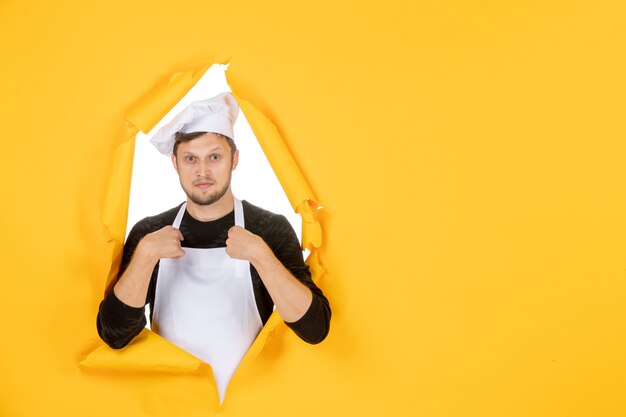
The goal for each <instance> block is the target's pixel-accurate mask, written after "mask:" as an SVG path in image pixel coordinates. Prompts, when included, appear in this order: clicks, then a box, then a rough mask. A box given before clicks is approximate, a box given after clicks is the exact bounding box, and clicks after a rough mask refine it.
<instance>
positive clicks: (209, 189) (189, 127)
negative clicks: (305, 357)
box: [97, 93, 331, 399]
mask: <svg viewBox="0 0 626 417" xmlns="http://www.w3.org/2000/svg"><path fill="white" fill-rule="evenodd" d="M238 112H239V107H238V105H237V103H236V101H235V99H234V98H233V96H232V95H231V94H230V93H222V94H220V95H218V96H216V97H214V98H211V99H208V100H204V101H200V102H196V103H192V104H191V105H190V106H189V107H187V109H185V110H183V111H182V112H181V113H180V114H179V115H178V116H176V118H174V120H173V121H172V122H171V123H169V124H168V125H166V126H164V127H163V128H162V129H161V130H159V132H157V134H156V135H155V137H154V138H153V139H152V142H153V144H155V146H156V147H157V149H159V151H160V152H162V153H164V154H167V155H171V158H172V163H173V165H174V168H175V169H176V172H177V173H178V176H179V178H180V183H181V186H182V188H183V190H184V191H185V193H186V194H187V201H186V202H185V203H183V204H181V205H180V206H178V207H174V208H173V209H171V210H168V211H166V212H164V213H161V214H159V215H156V216H153V217H147V218H145V219H143V220H141V221H140V222H138V223H137V224H136V225H135V226H134V227H133V229H132V230H131V232H130V234H129V236H128V239H127V241H126V244H125V246H124V253H123V258H122V264H121V268H120V275H119V277H118V280H117V282H116V283H115V285H114V286H113V288H112V290H110V291H108V292H107V293H106V294H105V298H104V300H103V301H102V303H101V304H100V310H99V313H98V319H97V327H98V333H99V334H100V337H101V338H102V339H103V340H104V341H105V342H106V343H107V344H108V345H109V346H111V347H113V348H117V349H119V348H122V347H124V346H125V345H127V344H128V343H129V342H130V341H131V340H132V339H133V338H134V337H135V336H137V335H138V334H139V333H140V332H141V330H142V329H143V328H144V326H145V323H146V320H145V315H144V306H145V305H146V304H150V305H151V307H152V308H151V320H152V328H153V330H155V331H156V332H157V333H159V334H160V335H162V336H163V337H165V338H166V339H168V340H170V341H171V342H172V343H174V344H176V345H178V346H180V347H181V348H183V349H185V350H187V351H188V352H190V353H192V354H194V355H195V356H197V357H198V358H200V359H202V360H204V361H205V362H207V363H209V364H210V365H211V367H212V369H213V374H214V376H215V379H216V382H217V386H218V391H219V395H220V399H223V397H224V393H225V390H226V386H227V385H228V382H229V381H230V378H231V377H232V375H233V373H234V371H235V370H236V368H237V366H238V365H239V362H240V361H241V359H242V358H243V356H244V355H245V353H246V352H247V350H248V349H249V347H250V345H251V344H252V342H253V341H254V339H255V337H256V336H257V334H258V333H259V331H260V330H261V327H262V326H263V325H264V324H265V322H266V321H267V320H268V318H269V316H270V314H271V313H272V311H273V307H274V306H276V309H277V310H278V312H279V314H280V315H281V317H282V318H283V320H285V323H286V324H287V326H289V327H290V328H291V329H292V330H293V331H294V332H295V333H296V334H297V335H298V336H299V337H300V338H301V339H303V340H305V341H306V342H308V343H319V342H321V341H322V340H323V339H324V338H325V337H326V335H327V334H328V330H329V325H330V316H331V311H330V307H329V304H328V300H327V299H326V297H324V295H323V293H322V291H321V290H320V289H319V288H318V287H317V286H316V285H315V284H314V283H313V281H311V275H310V272H309V269H308V266H307V265H305V264H304V262H303V259H302V252H301V249H300V244H299V242H298V240H297V237H296V235H295V233H294V231H293V229H292V228H291V226H290V224H289V223H288V221H287V220H286V219H285V217H284V216H281V215H276V214H273V213H271V212H269V211H266V210H263V209H261V208H259V207H256V206H254V205H252V204H250V203H248V202H246V201H243V202H242V201H239V200H237V199H236V198H235V197H234V196H233V193H232V190H231V187H230V180H231V174H232V171H233V170H234V169H235V168H236V167H237V162H238V156H239V153H238V151H237V149H236V146H235V143H234V141H233V137H234V135H233V125H234V122H235V119H236V118H237V115H238Z"/></svg>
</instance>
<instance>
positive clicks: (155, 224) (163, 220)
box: [131, 203, 183, 235]
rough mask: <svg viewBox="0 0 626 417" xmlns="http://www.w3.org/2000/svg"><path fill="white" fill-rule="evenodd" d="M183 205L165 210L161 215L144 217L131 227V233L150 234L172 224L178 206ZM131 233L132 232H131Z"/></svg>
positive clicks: (178, 208) (178, 207) (178, 206)
mask: <svg viewBox="0 0 626 417" xmlns="http://www.w3.org/2000/svg"><path fill="white" fill-rule="evenodd" d="M182 205H183V203H180V204H179V205H177V206H176V207H172V208H171V209H169V210H166V211H164V212H162V213H159V214H155V215H154V216H148V217H144V218H143V219H141V220H139V221H138V222H137V223H135V225H134V226H133V231H136V232H138V233H140V234H142V235H146V234H148V233H152V232H154V231H156V230H159V229H162V228H163V227H165V226H168V225H171V224H172V223H174V219H175V218H176V214H177V213H178V211H179V210H180V206H182ZM131 233H132V231H131Z"/></svg>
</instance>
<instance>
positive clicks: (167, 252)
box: [97, 221, 184, 349]
mask: <svg viewBox="0 0 626 417" xmlns="http://www.w3.org/2000/svg"><path fill="white" fill-rule="evenodd" d="M148 230H149V225H148V224H147V222H146V221H144V222H140V223H138V224H137V225H136V226H135V227H133V230H131V232H130V234H129V236H128V239H127V242H126V245H125V246H124V254H123V256H122V264H121V266H120V271H121V275H120V277H119V279H118V281H117V282H116V283H115V286H114V287H113V290H112V291H109V292H107V294H106V295H105V298H104V300H103V301H102V302H101V303H100V308H99V311H98V318H97V328H98V334H99V335H100V338H101V339H102V340H103V341H104V342H105V343H106V344H107V345H109V346H110V347H112V348H114V349H120V348H122V347H124V346H126V345H127V344H128V343H129V342H130V341H131V340H132V339H133V338H134V337H135V336H137V335H138V334H139V333H140V332H141V330H142V329H143V328H144V327H145V325H146V318H145V308H144V306H145V304H146V296H147V293H148V288H149V286H150V282H151V279H152V275H153V271H154V267H155V265H156V263H157V262H158V260H159V259H160V258H164V257H180V256H182V255H184V252H183V251H182V249H181V247H180V240H182V235H181V234H180V231H178V229H174V228H173V227H171V226H166V227H164V228H162V229H160V230H158V231H156V232H153V233H147V231H148Z"/></svg>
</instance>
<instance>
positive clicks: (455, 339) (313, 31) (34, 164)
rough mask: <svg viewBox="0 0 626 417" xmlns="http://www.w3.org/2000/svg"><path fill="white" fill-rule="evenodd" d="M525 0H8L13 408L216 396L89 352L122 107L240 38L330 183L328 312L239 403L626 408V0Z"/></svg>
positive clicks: (284, 118) (304, 160) (317, 188)
mask: <svg viewBox="0 0 626 417" xmlns="http://www.w3.org/2000/svg"><path fill="white" fill-rule="evenodd" d="M510 3H511V4H504V2H498V1H469V0H468V1H458V2H436V1H431V2H426V1H419V2H410V1H406V2H401V1H395V0H394V1H386V2H381V3H379V4H378V3H377V4H375V3H371V4H364V3H362V2H352V4H348V3H343V4H334V3H331V2H318V3H316V2H309V3H304V2H289V1H284V2H252V1H250V2H246V3H243V2H234V1H233V2H226V1H221V2H209V1H197V2H188V1H176V2H165V1H143V2H132V4H126V2H122V1H110V2H100V3H95V2H94V3H88V2H80V1H71V2H63V3H62V4H57V3H56V2H44V1H30V2H18V1H7V0H4V1H2V2H0V45H1V53H0V64H1V66H0V75H1V76H0V103H1V106H2V107H1V108H0V128H1V130H0V132H1V135H2V139H3V140H2V144H3V148H2V149H3V158H2V163H1V166H2V175H0V190H2V193H3V199H2V205H1V210H2V213H1V216H0V230H1V231H2V237H3V239H2V242H3V243H2V262H0V277H1V279H2V281H1V283H2V284H1V286H2V287H1V288H0V332H1V333H0V334H1V337H2V340H1V343H0V371H1V375H2V379H1V381H2V382H1V383H2V386H1V388H2V389H1V390H0V415H2V416H40V415H47V416H50V415H53V416H54V415H66V416H84V415H90V416H111V415H116V416H138V415H150V416H158V415H163V416H173V415H180V416H195V415H198V416H203V415H212V414H214V413H215V412H216V410H217V408H216V405H215V398H214V393H212V392H209V393H208V394H207V392H208V391H210V389H208V388H207V387H209V385H208V383H207V381H208V376H207V375H206V374H205V373H198V374H191V375H172V374H168V373H159V372H154V373H138V372H126V373H124V372H121V373H120V372H105V371H103V372H91V371H85V370H81V369H79V368H78V366H77V363H78V362H79V361H80V360H82V359H83V358H84V357H85V355H86V353H88V352H89V351H90V350H92V349H93V348H94V346H95V345H96V344H97V335H96V330H95V316H96V312H97V307H98V303H99V301H100V300H101V298H102V292H103V289H104V286H105V283H106V280H107V276H108V273H109V267H110V264H111V262H110V261H111V256H112V253H113V250H114V245H113V244H112V243H111V242H110V241H108V239H110V235H109V234H108V232H107V230H106V228H105V227H104V226H103V221H102V219H103V213H102V207H103V205H104V201H105V197H106V193H107V183H108V180H109V178H110V176H111V175H113V174H112V173H111V172H110V166H111V162H112V159H113V154H114V151H115V150H116V149H118V145H119V144H120V143H122V142H123V141H124V140H125V139H126V138H127V133H128V132H127V128H126V127H125V125H124V122H123V120H124V117H125V115H126V114H127V113H128V112H129V109H131V108H132V106H133V105H134V104H136V103H137V101H138V100H140V99H141V98H142V97H144V96H145V95H146V94H147V93H148V92H150V91H152V90H153V89H154V88H155V86H156V85H159V83H163V82H164V81H166V80H167V78H168V77H169V76H170V75H171V74H172V73H175V72H179V71H188V70H193V69H197V68H199V67H201V66H202V65H204V64H206V63H207V62H214V61H219V62H225V61H226V60H229V61H230V64H231V65H230V68H229V70H228V75H229V82H230V84H231V87H232V88H233V90H235V91H237V92H238V94H239V96H241V97H242V98H243V99H245V100H247V101H249V102H251V103H254V104H255V105H256V106H257V107H258V108H259V109H260V110H261V111H263V113H265V115H267V116H268V117H269V118H270V119H271V120H272V121H273V122H274V123H275V124H276V126H277V127H278V129H279V132H280V133H281V135H282V137H283V138H284V140H285V142H286V144H287V146H288V147H289V149H290V151H291V154H292V155H293V157H294V158H295V160H296V161H297V163H298V165H299V167H300V169H301V171H302V173H303V174H304V177H305V178H306V180H307V182H308V183H309V185H310V186H311V188H312V190H313V192H314V193H315V195H316V197H317V198H318V200H319V201H318V202H319V203H320V204H321V205H323V206H324V207H325V209H324V210H323V212H322V225H323V229H324V230H323V231H324V245H323V246H322V248H321V252H320V259H321V260H322V262H323V263H324V265H325V267H326V268H327V270H328V272H327V274H326V275H325V276H324V277H323V278H322V281H321V282H320V285H321V287H322V288H323V289H324V291H325V293H326V294H327V295H328V297H329V299H330V300H331V305H332V307H333V313H334V315H333V321H332V329H331V333H330V335H329V337H328V338H327V340H326V341H324V342H323V343H322V344H321V345H319V346H309V345H306V344H305V343H303V342H301V341H299V340H298V339H297V337H296V336H295V335H293V334H292V333H291V332H290V331H287V330H286V329H285V327H284V326H282V327H279V328H278V330H277V331H276V335H275V337H274V338H273V339H272V340H271V341H270V342H269V343H268V345H267V346H266V347H265V349H264V350H263V351H262V352H261V353H260V355H259V357H258V358H256V359H255V361H254V372H252V374H251V375H250V377H249V378H240V379H239V380H237V381H235V384H236V385H235V386H234V387H233V389H232V391H231V392H229V394H228V395H229V398H228V399H227V402H226V403H225V405H224V407H223V409H222V410H220V411H219V413H220V414H221V415H224V416H249V415H253V413H256V415H263V416H265V415H267V416H270V415H271V416H294V415H299V416H320V415H332V416H351V415H355V416H357V415H358V416H363V415H372V416H374V415H376V416H379V415H411V416H415V415H419V416H599V415H605V416H623V415H626V402H625V401H624V399H623V398H624V392H625V390H626V378H625V377H624V375H625V374H626V360H625V359H624V358H625V352H626V349H625V348H626V321H625V319H626V317H625V316H626V314H625V312H624V311H625V308H626V303H625V302H624V301H625V300H626V297H625V294H626V266H625V261H626V253H625V249H626V244H625V242H626V230H625V229H626V221H625V218H626V216H625V214H626V195H625V193H624V190H623V188H624V180H625V179H626V178H625V177H626V175H625V174H626V167H625V165H624V152H625V151H626V144H625V142H624V133H625V131H626V127H625V125H624V109H625V106H624V98H625V96H626V94H625V93H626V81H625V77H624V74H625V73H626V65H625V60H624V48H625V47H626V30H625V29H624V28H625V26H624V19H625V18H626V6H624V3H623V2H620V1H615V2H604V1H600V2H596V1H593V2H592V1H586V2H582V1H580V2H576V1H574V2H572V1H567V2H566V1H561V2H551V3H550V4H549V5H546V4H544V3H545V2H539V1H537V2H510ZM119 175H121V176H122V177H124V175H125V173H123V172H122V173H121V174H119ZM124 205H125V202H124V201H120V207H124Z"/></svg>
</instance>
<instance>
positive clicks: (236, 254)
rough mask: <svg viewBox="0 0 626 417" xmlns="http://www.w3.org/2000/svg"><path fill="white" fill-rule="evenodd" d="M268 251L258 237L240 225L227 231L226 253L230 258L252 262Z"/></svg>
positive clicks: (267, 247)
mask: <svg viewBox="0 0 626 417" xmlns="http://www.w3.org/2000/svg"><path fill="white" fill-rule="evenodd" d="M268 251H270V252H271V250H270V248H269V246H267V244H266V243H265V241H264V240H263V239H262V238H261V237H260V236H257V235H255V234H254V233H251V232H249V231H247V230H246V229H244V228H243V227H241V226H233V227H231V228H230V230H229V231H228V239H226V253H227V254H228V256H230V257H231V258H235V259H242V260H245V261H249V262H252V261H253V260H259V259H260V258H262V257H263V256H265V255H266V254H267V252H268Z"/></svg>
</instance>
